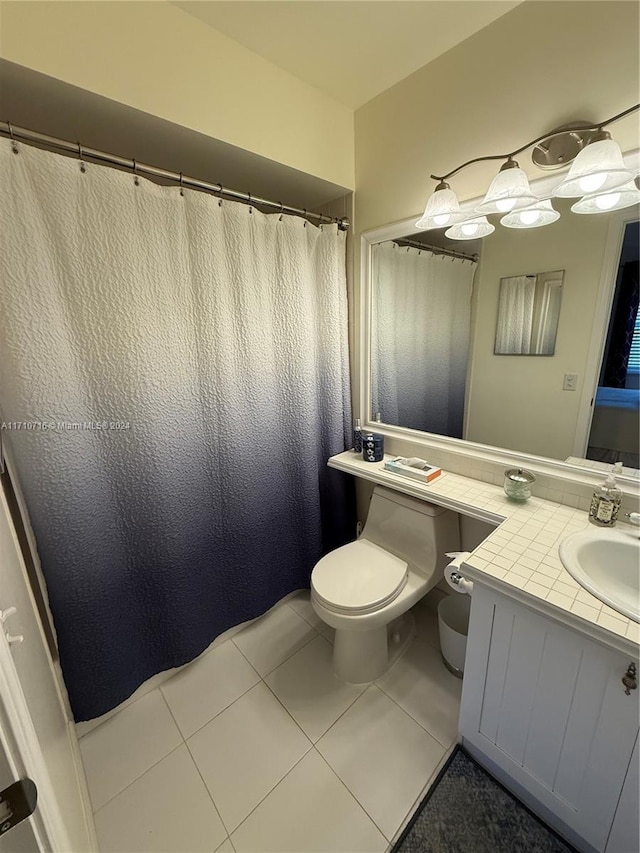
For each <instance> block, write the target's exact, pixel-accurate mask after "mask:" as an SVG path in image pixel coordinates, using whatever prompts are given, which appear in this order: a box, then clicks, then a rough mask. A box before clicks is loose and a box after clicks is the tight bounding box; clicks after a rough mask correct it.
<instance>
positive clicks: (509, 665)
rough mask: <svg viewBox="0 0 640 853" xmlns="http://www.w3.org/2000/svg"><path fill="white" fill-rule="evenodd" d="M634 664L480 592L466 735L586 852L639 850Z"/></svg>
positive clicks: (467, 681) (468, 667) (465, 699)
mask: <svg viewBox="0 0 640 853" xmlns="http://www.w3.org/2000/svg"><path fill="white" fill-rule="evenodd" d="M630 663H635V664H636V666H637V665H638V661H637V660H634V657H633V656H626V655H624V654H623V653H621V652H619V651H615V650H612V649H609V648H607V647H606V646H604V645H602V644H600V643H599V642H596V641H594V640H592V639H591V638H589V637H587V636H585V635H584V634H582V633H580V632H579V631H577V630H574V629H573V628H570V627H568V626H566V625H563V624H561V623H560V622H556V621H555V620H553V619H551V618H548V617H547V616H543V615H540V614H539V613H537V612H534V611H533V610H531V609H529V608H528V607H527V606H525V605H524V604H520V603H518V602H516V601H514V600H512V599H511V598H508V597H506V596H503V595H501V594H500V593H497V592H495V591H493V590H491V589H489V588H487V587H484V586H482V585H481V584H479V583H476V584H475V589H474V593H473V601H472V608H471V623H470V626H469V639H468V644H467V658H466V663H465V678H464V685H463V692H462V706H461V711H460V732H461V734H462V736H463V738H464V741H465V743H466V744H467V745H468V746H469V748H470V750H471V751H472V752H473V753H475V754H476V755H477V756H478V757H480V759H481V760H482V758H485V759H488V761H487V762H486V763H487V766H488V767H489V768H493V769H494V770H498V771H501V772H498V774H497V775H498V776H499V777H501V778H502V780H503V781H504V782H505V783H506V784H507V786H509V785H510V784H511V787H512V789H513V790H514V792H515V793H517V794H519V795H520V796H521V797H522V799H524V800H525V802H528V804H529V805H530V806H532V807H533V808H534V810H537V811H538V812H539V813H540V814H541V816H543V817H544V819H545V820H546V821H547V822H548V823H549V824H551V825H552V826H553V825H554V824H555V826H556V828H557V829H559V830H560V831H561V832H562V831H565V832H566V830H567V828H568V830H569V835H570V840H572V841H573V842H574V843H577V844H578V845H579V846H581V847H582V848H583V849H585V850H590V849H593V850H597V851H605V850H606V853H638V850H639V848H638V840H637V839H638V775H637V769H638V768H637V763H638V746H637V741H638V729H639V707H640V703H639V697H638V694H639V693H640V690H632V691H631V692H630V694H629V695H626V693H625V687H624V685H623V684H622V681H621V679H622V677H623V676H624V675H625V673H626V670H627V667H628V666H629V664H630ZM634 762H635V764H634ZM513 783H515V785H514V784H513ZM581 841H582V842H585V843H584V844H582V843H580V842H581ZM629 845H633V846H629Z"/></svg>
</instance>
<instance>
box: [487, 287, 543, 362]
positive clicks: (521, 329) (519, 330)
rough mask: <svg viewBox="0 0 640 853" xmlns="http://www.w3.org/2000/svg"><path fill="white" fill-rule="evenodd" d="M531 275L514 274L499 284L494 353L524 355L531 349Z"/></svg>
mask: <svg viewBox="0 0 640 853" xmlns="http://www.w3.org/2000/svg"><path fill="white" fill-rule="evenodd" d="M535 292H536V277H535V276H534V275H514V276H512V277H511V278H503V279H502V281H501V283H500V305H499V309H498V325H497V329H496V346H495V351H496V352H497V353H510V354H512V355H518V354H519V355H523V354H527V353H528V352H529V350H530V348H531V326H532V323H533V299H534V296H535Z"/></svg>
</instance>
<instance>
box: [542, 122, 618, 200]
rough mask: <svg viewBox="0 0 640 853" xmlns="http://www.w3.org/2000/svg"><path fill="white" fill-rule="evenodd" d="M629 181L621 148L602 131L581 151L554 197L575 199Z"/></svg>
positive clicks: (608, 134)
mask: <svg viewBox="0 0 640 853" xmlns="http://www.w3.org/2000/svg"><path fill="white" fill-rule="evenodd" d="M632 180H633V172H631V171H629V169H627V167H626V166H625V164H624V160H623V159H622V151H621V150H620V146H619V145H618V143H617V142H614V141H613V139H612V138H611V134H610V133H607V131H606V130H601V131H600V132H599V133H598V134H596V136H595V138H594V139H593V141H592V142H590V143H589V144H588V145H587V146H586V148H583V149H582V151H580V153H579V154H578V156H577V157H576V159H575V160H574V161H573V163H572V164H571V168H570V169H569V172H568V174H567V176H566V177H565V179H564V180H563V181H562V182H561V183H560V184H558V186H557V187H556V188H555V189H554V191H553V194H554V196H556V197H559V198H576V197H579V196H583V195H587V194H592V193H597V192H605V191H608V190H613V189H617V188H618V187H622V186H624V185H625V184H627V183H628V182H629V181H632Z"/></svg>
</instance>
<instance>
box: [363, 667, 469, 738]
mask: <svg viewBox="0 0 640 853" xmlns="http://www.w3.org/2000/svg"><path fill="white" fill-rule="evenodd" d="M371 683H372V684H375V686H376V687H377V688H378V689H379V690H381V691H382V692H383V693H384V695H385V696H386V697H387V699H390V700H391V701H392V702H393V704H394V705H396V706H397V707H398V708H400V710H401V711H403V712H404V713H405V714H406V715H407V717H409V719H410V720H413V722H414V723H416V724H417V725H418V726H420V728H421V729H422V730H423V731H424V732H426V733H427V734H428V735H429V737H432V738H433V739H434V740H435V741H436V742H437V743H439V744H440V746H441V747H443V748H444V749H447V748H448V747H447V745H446V744H444V743H442V741H441V740H440V738H438V737H436V736H435V735H434V733H433V732H430V731H429V729H428V728H427V727H426V726H425V725H424V724H423V723H421V722H420V720H416V718H415V717H414V716H413V714H411V713H409V711H407V709H406V708H403V707H402V705H401V704H400V703H399V702H398V701H397V700H396V699H394V697H393V696H391V695H390V694H389V693H387V691H386V690H385V689H384V687H382V686H381V685H380V684H378V682H377V681H372V682H371ZM458 712H459V703H458Z"/></svg>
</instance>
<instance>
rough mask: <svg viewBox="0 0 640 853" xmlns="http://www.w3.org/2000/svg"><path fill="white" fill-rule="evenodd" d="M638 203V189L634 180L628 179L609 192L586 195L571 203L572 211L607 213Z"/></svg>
mask: <svg viewBox="0 0 640 853" xmlns="http://www.w3.org/2000/svg"><path fill="white" fill-rule="evenodd" d="M634 204H640V190H639V189H638V188H637V187H636V185H635V182H634V181H629V182H628V183H626V184H625V185H624V186H622V187H618V188H617V189H613V190H610V191H609V192H605V193H603V192H599V193H592V194H591V195H586V196H585V197H584V198H581V199H580V201H577V202H576V203H575V204H572V205H571V210H572V211H573V212H574V213H609V212H610V211H612V210H623V209H624V208H625V207H633V205H634Z"/></svg>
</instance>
